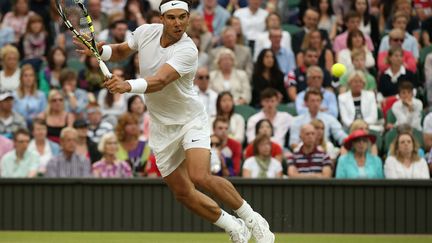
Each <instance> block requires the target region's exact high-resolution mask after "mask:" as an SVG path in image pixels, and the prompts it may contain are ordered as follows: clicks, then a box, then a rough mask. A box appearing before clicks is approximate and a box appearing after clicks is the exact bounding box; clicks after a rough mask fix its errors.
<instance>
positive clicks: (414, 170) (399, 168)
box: [384, 132, 430, 179]
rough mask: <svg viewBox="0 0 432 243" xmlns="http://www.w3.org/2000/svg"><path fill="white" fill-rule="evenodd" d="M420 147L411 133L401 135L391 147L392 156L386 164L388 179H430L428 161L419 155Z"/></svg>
mask: <svg viewBox="0 0 432 243" xmlns="http://www.w3.org/2000/svg"><path fill="white" fill-rule="evenodd" d="M418 148H419V145H418V143H417V141H416V140H415V139H414V137H413V135H412V134H411V133H409V132H403V133H399V134H398V135H397V137H396V138H395V140H394V141H393V143H392V145H391V146H390V156H389V157H387V159H386V161H385V164H384V173H385V177H386V178H388V179H429V178H430V175H429V168H428V165H427V163H426V160H425V159H423V158H421V157H420V156H419V155H418V152H417V151H418Z"/></svg>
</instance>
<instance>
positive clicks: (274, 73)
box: [251, 49, 289, 107]
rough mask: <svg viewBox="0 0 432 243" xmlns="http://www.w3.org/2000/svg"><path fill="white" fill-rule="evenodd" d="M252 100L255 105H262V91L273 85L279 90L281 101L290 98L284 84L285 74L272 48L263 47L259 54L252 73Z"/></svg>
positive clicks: (283, 101)
mask: <svg viewBox="0 0 432 243" xmlns="http://www.w3.org/2000/svg"><path fill="white" fill-rule="evenodd" d="M252 87H253V88H252V101H251V105H252V106H254V107H259V106H260V100H259V97H260V93H261V91H263V90H264V89H266V88H268V87H271V88H274V89H276V90H277V91H279V100H280V102H281V103H288V101H289V98H288V94H287V91H286V89H285V86H284V74H283V73H282V71H281V70H280V68H279V65H278V62H277V59H276V56H275V54H274V52H273V51H272V50H271V49H263V50H262V51H261V53H260V54H259V55H258V59H257V61H256V63H255V67H254V72H253V75H252Z"/></svg>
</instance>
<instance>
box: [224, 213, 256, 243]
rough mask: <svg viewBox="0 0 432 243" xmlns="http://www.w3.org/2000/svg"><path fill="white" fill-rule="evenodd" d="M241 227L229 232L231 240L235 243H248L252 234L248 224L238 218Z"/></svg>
mask: <svg viewBox="0 0 432 243" xmlns="http://www.w3.org/2000/svg"><path fill="white" fill-rule="evenodd" d="M236 220H237V221H238V222H239V224H240V226H239V227H238V228H237V229H236V230H232V231H229V232H228V234H229V235H230V240H231V242H233V243H248V242H249V239H250V238H251V232H250V230H249V228H248V227H247V225H246V223H245V222H244V221H243V220H242V219H239V218H236Z"/></svg>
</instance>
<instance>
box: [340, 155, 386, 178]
mask: <svg viewBox="0 0 432 243" xmlns="http://www.w3.org/2000/svg"><path fill="white" fill-rule="evenodd" d="M361 172H362V173H361ZM336 178H339V179H362V178H368V179H383V178H384V172H383V163H382V161H381V159H380V158H379V157H378V156H376V155H373V154H371V153H369V152H367V153H366V161H365V165H364V167H363V168H359V167H358V165H357V162H356V160H355V158H354V153H353V152H352V151H349V152H348V153H347V154H344V155H342V156H341V157H339V159H338V163H337V167H336Z"/></svg>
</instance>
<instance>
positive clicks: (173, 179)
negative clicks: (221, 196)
mask: <svg viewBox="0 0 432 243" xmlns="http://www.w3.org/2000/svg"><path fill="white" fill-rule="evenodd" d="M164 180H165V182H166V183H167V185H168V187H169V188H170V190H171V191H172V192H173V193H174V196H175V198H176V199H177V200H178V201H179V202H181V203H182V204H183V205H184V206H185V207H187V208H188V209H189V210H191V211H192V212H194V213H195V214H197V215H199V216H200V217H202V218H204V219H206V220H208V221H210V222H212V223H214V224H215V225H216V226H219V227H220V228H222V229H224V230H225V231H226V232H228V233H229V234H230V237H231V241H232V242H236V243H247V242H248V240H249V238H250V231H249V229H248V227H247V226H246V224H245V222H244V221H243V220H241V219H237V218H235V217H234V216H232V215H230V214H229V213H227V212H225V211H223V210H222V209H221V208H220V207H219V206H218V205H217V203H216V202H215V201H213V200H212V199H211V198H209V197H208V196H207V195H205V194H203V193H201V192H200V191H198V190H196V188H195V186H194V185H193V183H192V181H191V180H190V178H189V175H188V172H187V169H186V166H185V163H184V162H183V163H181V164H180V166H179V167H177V168H176V169H175V170H174V171H173V172H172V173H171V174H169V175H168V176H166V177H164Z"/></svg>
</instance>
